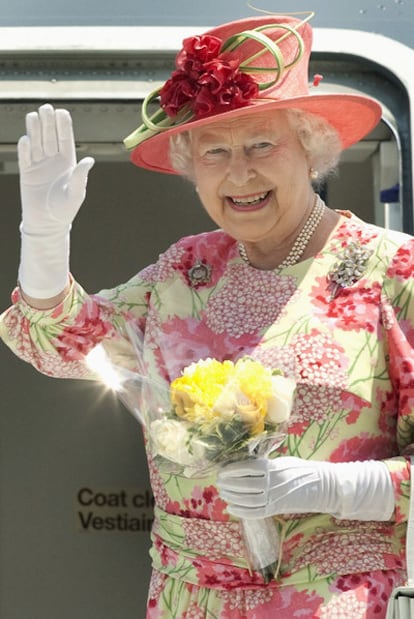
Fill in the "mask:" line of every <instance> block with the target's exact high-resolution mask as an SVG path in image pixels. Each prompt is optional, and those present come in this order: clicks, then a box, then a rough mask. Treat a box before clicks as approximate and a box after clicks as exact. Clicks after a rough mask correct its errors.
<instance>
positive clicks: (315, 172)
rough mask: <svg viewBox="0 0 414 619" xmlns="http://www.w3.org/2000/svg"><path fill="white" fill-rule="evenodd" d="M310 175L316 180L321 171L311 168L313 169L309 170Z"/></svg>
mask: <svg viewBox="0 0 414 619" xmlns="http://www.w3.org/2000/svg"><path fill="white" fill-rule="evenodd" d="M309 177H310V179H311V180H312V181H316V180H318V177H319V172H318V170H315V169H314V168H311V169H310V170H309Z"/></svg>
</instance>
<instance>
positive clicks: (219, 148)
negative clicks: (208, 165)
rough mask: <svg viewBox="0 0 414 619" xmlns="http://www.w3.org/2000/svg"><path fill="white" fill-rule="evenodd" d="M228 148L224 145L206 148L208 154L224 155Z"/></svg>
mask: <svg viewBox="0 0 414 619" xmlns="http://www.w3.org/2000/svg"><path fill="white" fill-rule="evenodd" d="M226 152H227V151H226V149H225V148H223V147H222V146H214V147H213V148H209V149H208V150H206V152H205V154H206V155H224V154H225V153H226Z"/></svg>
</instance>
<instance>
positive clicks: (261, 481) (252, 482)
mask: <svg viewBox="0 0 414 619" xmlns="http://www.w3.org/2000/svg"><path fill="white" fill-rule="evenodd" d="M267 485H268V483H267V478H266V477H265V476H261V477H251V476H246V477H229V476H228V477H225V478H222V477H221V475H220V474H219V475H218V477H217V488H219V490H220V491H221V490H230V491H231V492H240V493H249V492H263V491H264V490H265V489H266V488H267Z"/></svg>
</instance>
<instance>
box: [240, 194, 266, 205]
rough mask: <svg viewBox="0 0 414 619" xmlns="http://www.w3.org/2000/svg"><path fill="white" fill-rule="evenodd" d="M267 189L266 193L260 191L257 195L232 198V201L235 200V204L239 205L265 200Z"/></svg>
mask: <svg viewBox="0 0 414 619" xmlns="http://www.w3.org/2000/svg"><path fill="white" fill-rule="evenodd" d="M267 193H268V192H267V191H266V192H264V193H258V194H257V195H256V196H249V197H247V198H232V201H233V202H234V204H239V205H243V204H249V205H250V204H255V203H256V202H260V201H261V200H264V199H265V197H266V196H267Z"/></svg>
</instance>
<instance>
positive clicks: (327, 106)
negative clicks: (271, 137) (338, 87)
mask: <svg viewBox="0 0 414 619" xmlns="http://www.w3.org/2000/svg"><path fill="white" fill-rule="evenodd" d="M283 109H299V110H303V111H306V112H310V113H312V114H315V115H317V116H321V117H322V118H324V119H325V120H326V121H328V123H329V124H330V125H332V127H334V128H335V129H336V131H337V132H338V135H339V137H340V139H341V143H342V147H343V148H344V149H346V148H348V147H349V146H352V144H355V143H356V142H359V140H361V139H362V138H363V137H365V136H366V135H368V133H370V131H372V129H374V127H375V126H376V125H377V124H378V123H379V121H380V120H381V113H382V112H381V106H380V105H379V104H378V103H377V102H376V101H375V100H374V99H370V98H369V97H364V96H361V95H354V94H321V95H313V94H312V95H306V96H302V97H292V98H289V99H283V100H280V101H277V100H275V101H269V100H268V99H267V100H266V99H262V100H258V101H255V102H254V103H251V104H250V105H247V106H245V107H242V108H237V109H235V110H230V111H228V112H224V113H222V114H216V115H215V116H214V117H206V118H201V119H198V120H194V121H189V122H187V123H185V124H182V125H176V126H174V127H171V128H169V129H167V130H164V131H162V132H160V133H159V134H158V135H155V136H152V137H151V138H150V139H148V140H145V141H144V142H141V144H139V145H138V146H137V147H136V148H135V149H134V150H133V151H132V153H131V161H132V163H134V164H135V165H136V166H139V167H141V168H146V169H147V170H152V171H155V172H163V173H167V174H178V172H177V171H176V170H174V168H173V167H172V165H171V162H170V157H169V139H170V137H171V136H172V135H176V134H178V133H182V132H183V131H191V130H192V129H198V128H200V127H203V126H204V125H209V124H212V123H216V122H223V121H224V120H234V119H235V118H237V117H238V116H248V115H252V114H258V113H261V112H268V111H272V110H283Z"/></svg>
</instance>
